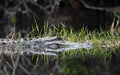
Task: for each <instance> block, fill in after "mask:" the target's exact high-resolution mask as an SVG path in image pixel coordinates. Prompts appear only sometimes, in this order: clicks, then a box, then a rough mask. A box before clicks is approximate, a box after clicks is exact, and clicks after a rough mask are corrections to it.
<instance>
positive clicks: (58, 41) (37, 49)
mask: <svg viewBox="0 0 120 75" xmlns="http://www.w3.org/2000/svg"><path fill="white" fill-rule="evenodd" d="M28 43H30V44H29V45H31V48H26V49H25V50H26V51H27V52H28V51H30V52H31V53H33V54H45V55H57V54H59V53H61V52H63V51H66V50H74V49H81V48H85V49H90V48H92V47H93V44H92V43H87V42H86V43H75V42H69V41H64V40H63V39H62V38H60V37H46V38H40V39H34V40H31V41H29V42H24V46H25V45H26V46H27V44H28ZM27 49H28V50H27Z"/></svg>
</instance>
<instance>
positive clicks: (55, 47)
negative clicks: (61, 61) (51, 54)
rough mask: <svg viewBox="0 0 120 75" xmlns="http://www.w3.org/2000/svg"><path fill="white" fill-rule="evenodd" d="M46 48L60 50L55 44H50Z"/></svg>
mask: <svg viewBox="0 0 120 75" xmlns="http://www.w3.org/2000/svg"><path fill="white" fill-rule="evenodd" d="M48 48H50V49H58V48H60V45H59V44H56V43H52V44H49V45H48Z"/></svg>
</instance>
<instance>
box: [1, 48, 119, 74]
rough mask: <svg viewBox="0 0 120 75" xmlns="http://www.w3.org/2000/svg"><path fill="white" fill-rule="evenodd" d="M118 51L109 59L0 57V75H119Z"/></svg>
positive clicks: (60, 56)
mask: <svg viewBox="0 0 120 75" xmlns="http://www.w3.org/2000/svg"><path fill="white" fill-rule="evenodd" d="M118 52H119V50H118V51H117V52H113V53H112V56H111V57H107V58H104V57H103V56H93V55H84V56H82V55H74V56H72V55H69V53H68V52H64V53H63V54H60V55H59V56H46V55H32V54H31V55H19V54H18V55H14V56H12V55H11V56H10V55H4V54H2V55H0V75H14V73H15V75H120V56H119V53H118Z"/></svg>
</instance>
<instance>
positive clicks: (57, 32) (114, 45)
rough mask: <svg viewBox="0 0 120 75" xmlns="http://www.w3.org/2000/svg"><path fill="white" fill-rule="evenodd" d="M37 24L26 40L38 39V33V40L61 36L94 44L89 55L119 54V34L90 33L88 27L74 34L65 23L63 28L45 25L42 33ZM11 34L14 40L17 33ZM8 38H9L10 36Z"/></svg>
mask: <svg viewBox="0 0 120 75" xmlns="http://www.w3.org/2000/svg"><path fill="white" fill-rule="evenodd" d="M35 23H36V25H35V28H34V27H32V29H33V30H32V31H31V32H30V33H29V34H28V35H26V37H25V38H27V37H36V34H34V33H37V37H38V38H39V37H40V38H41V37H42V38H44V37H52V36H59V37H61V38H62V39H64V40H67V41H71V42H92V43H93V44H94V47H93V48H92V49H91V50H88V51H87V52H88V54H90V55H93V56H94V55H95V56H96V55H98V56H99V55H105V56H104V57H106V56H107V57H110V56H111V54H112V53H115V54H117V53H118V52H116V50H118V49H119V48H120V34H119V33H114V32H111V31H104V30H102V29H101V30H100V31H89V30H87V27H82V28H81V29H80V31H79V32H74V31H73V30H72V28H70V30H66V29H65V25H64V24H63V23H61V25H62V27H61V28H59V27H55V26H52V27H49V25H48V22H45V23H44V28H43V30H44V31H43V32H41V30H39V27H38V24H37V22H36V20H35ZM11 34H12V37H11V38H12V39H14V37H15V35H16V33H14V32H11ZM11 34H10V35H11ZM7 38H9V36H8V37H7ZM11 38H10V39H11ZM17 38H18V36H17ZM19 38H20V36H19ZM19 38H18V39H19ZM79 51H80V52H79ZM81 51H83V52H81ZM84 52H85V53H86V50H73V51H71V52H67V53H70V55H71V54H72V55H74V54H76V53H77V54H79V53H80V55H81V53H84ZM63 55H64V53H63ZM82 55H83V54H82Z"/></svg>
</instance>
